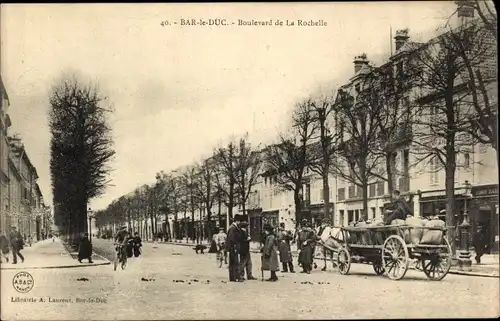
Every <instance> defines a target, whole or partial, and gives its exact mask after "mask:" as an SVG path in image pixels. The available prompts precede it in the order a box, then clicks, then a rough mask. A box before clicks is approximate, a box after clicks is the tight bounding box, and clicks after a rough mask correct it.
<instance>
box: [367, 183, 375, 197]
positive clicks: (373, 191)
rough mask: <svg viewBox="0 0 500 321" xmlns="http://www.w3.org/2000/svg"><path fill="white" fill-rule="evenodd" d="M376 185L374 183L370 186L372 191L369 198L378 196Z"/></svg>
mask: <svg viewBox="0 0 500 321" xmlns="http://www.w3.org/2000/svg"><path fill="white" fill-rule="evenodd" d="M376 187H377V186H376V184H375V183H373V184H370V190H369V195H368V196H369V197H374V196H375V194H376Z"/></svg>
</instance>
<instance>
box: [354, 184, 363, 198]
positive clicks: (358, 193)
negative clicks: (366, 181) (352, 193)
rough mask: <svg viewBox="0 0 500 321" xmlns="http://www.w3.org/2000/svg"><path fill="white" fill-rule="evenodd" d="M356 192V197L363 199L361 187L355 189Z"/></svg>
mask: <svg viewBox="0 0 500 321" xmlns="http://www.w3.org/2000/svg"><path fill="white" fill-rule="evenodd" d="M356 192H357V193H356V196H357V197H363V188H361V187H359V186H358V187H357V189H356Z"/></svg>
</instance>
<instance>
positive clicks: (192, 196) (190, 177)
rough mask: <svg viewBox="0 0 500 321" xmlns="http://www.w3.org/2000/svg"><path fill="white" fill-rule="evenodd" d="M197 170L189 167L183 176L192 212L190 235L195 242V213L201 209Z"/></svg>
mask: <svg viewBox="0 0 500 321" xmlns="http://www.w3.org/2000/svg"><path fill="white" fill-rule="evenodd" d="M197 174H198V173H197V168H196V167H195V166H189V167H187V168H186V169H185V171H184V173H183V175H182V182H183V185H184V187H185V188H186V193H187V194H186V196H187V202H188V204H189V208H190V210H191V225H192V226H191V230H190V231H189V233H190V234H191V236H192V240H193V242H195V240H196V228H195V222H194V213H195V211H196V210H197V209H199V195H198V186H197V185H198V177H197Z"/></svg>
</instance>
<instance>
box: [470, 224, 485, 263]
mask: <svg viewBox="0 0 500 321" xmlns="http://www.w3.org/2000/svg"><path fill="white" fill-rule="evenodd" d="M473 244H474V251H475V252H476V257H475V259H476V263H477V264H481V256H483V255H484V252H485V251H486V247H487V246H488V242H486V225H484V224H481V223H479V224H478V225H477V228H476V232H475V233H474V234H473Z"/></svg>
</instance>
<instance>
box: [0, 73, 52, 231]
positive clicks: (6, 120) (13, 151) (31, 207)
mask: <svg viewBox="0 0 500 321" xmlns="http://www.w3.org/2000/svg"><path fill="white" fill-rule="evenodd" d="M0 87H1V97H2V99H1V108H0V123H1V124H0V126H1V128H0V166H1V167H0V182H1V186H0V192H1V194H0V228H1V229H2V231H8V230H9V228H10V227H11V226H15V227H17V228H18V230H19V231H20V232H21V234H22V235H23V236H25V237H26V238H27V237H29V236H31V237H32V238H33V240H39V239H41V237H42V234H41V228H42V227H41V221H42V219H41V218H42V216H43V211H42V209H44V208H45V205H44V203H43V196H42V193H41V191H40V188H39V186H38V184H37V180H38V174H37V171H36V168H35V166H33V164H32V163H31V161H30V159H29V157H28V155H27V153H26V149H25V147H24V144H23V143H22V141H21V139H20V138H19V137H18V136H16V135H14V136H11V135H10V134H9V128H10V127H11V125H12V124H11V121H10V117H9V114H8V108H9V107H10V101H9V98H8V95H7V92H6V90H5V86H4V83H3V81H2V80H1V78H0ZM37 222H38V223H37Z"/></svg>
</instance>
